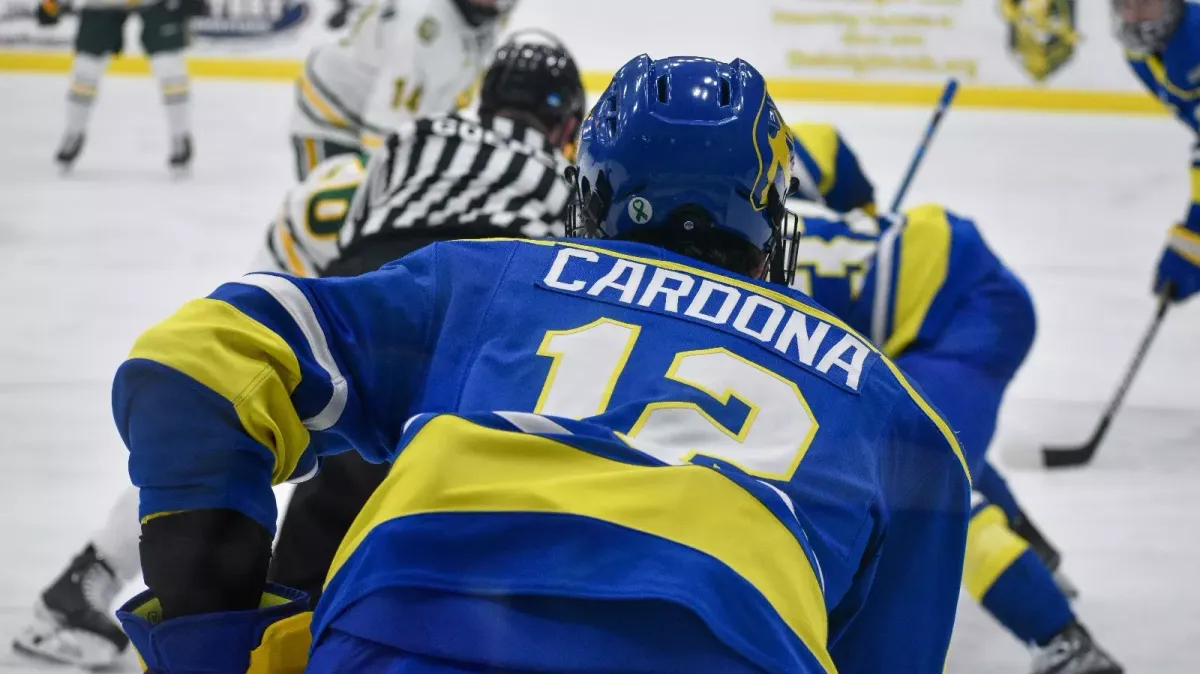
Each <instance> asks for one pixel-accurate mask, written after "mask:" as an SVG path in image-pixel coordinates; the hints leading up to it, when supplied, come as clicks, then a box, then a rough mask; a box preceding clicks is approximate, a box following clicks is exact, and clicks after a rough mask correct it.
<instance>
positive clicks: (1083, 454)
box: [1042, 292, 1171, 468]
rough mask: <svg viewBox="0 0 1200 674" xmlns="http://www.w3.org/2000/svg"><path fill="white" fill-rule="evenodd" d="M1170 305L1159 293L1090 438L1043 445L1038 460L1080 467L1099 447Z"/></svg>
mask: <svg viewBox="0 0 1200 674" xmlns="http://www.w3.org/2000/svg"><path fill="white" fill-rule="evenodd" d="M1170 306H1171V299H1170V293H1169V292H1164V293H1163V294H1162V295H1160V296H1159V299H1158V311H1157V312H1155V314H1154V320H1153V321H1151V323H1150V327H1149V328H1148V329H1147V330H1146V334H1145V336H1143V337H1142V343H1141V345H1140V346H1139V347H1138V350H1137V353H1136V354H1135V355H1134V356H1133V362H1132V363H1130V364H1129V369H1128V370H1127V371H1126V372H1125V378H1124V379H1123V380H1122V381H1121V385H1120V386H1119V387H1118V388H1117V392H1116V394H1115V395H1113V399H1112V401H1111V402H1109V403H1108V409H1107V410H1105V411H1104V416H1102V417H1100V423H1099V424H1098V425H1097V426H1096V430H1094V431H1092V437H1090V438H1088V441H1087V442H1085V443H1083V444H1082V445H1079V446H1078V447H1043V448H1042V461H1043V462H1044V463H1045V464H1046V467H1047V468H1069V467H1073V466H1083V465H1086V464H1087V463H1088V462H1090V461H1091V460H1092V459H1093V458H1094V457H1095V456H1096V450H1097V449H1099V447H1100V443H1101V442H1103V440H1104V435H1105V434H1106V433H1108V427H1109V425H1111V424H1112V420H1113V417H1115V416H1116V415H1117V410H1119V409H1121V403H1122V402H1123V401H1124V400H1125V392H1126V391H1128V390H1129V385H1130V384H1132V383H1133V378H1134V377H1135V376H1137V373H1138V370H1139V369H1141V367H1142V360H1143V359H1144V358H1145V357H1146V352H1147V351H1149V350H1150V345H1151V344H1152V343H1153V342H1154V336H1155V335H1157V334H1158V328H1159V326H1161V325H1162V322H1163V319H1164V318H1165V317H1166V315H1167V309H1168V308H1169V307H1170Z"/></svg>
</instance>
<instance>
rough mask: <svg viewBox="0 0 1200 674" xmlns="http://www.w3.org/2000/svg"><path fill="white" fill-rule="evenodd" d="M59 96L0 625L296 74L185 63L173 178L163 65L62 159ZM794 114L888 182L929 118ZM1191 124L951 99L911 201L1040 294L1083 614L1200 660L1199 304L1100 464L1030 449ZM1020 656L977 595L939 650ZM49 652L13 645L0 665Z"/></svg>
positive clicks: (1119, 312) (200, 284) (1031, 487)
mask: <svg viewBox="0 0 1200 674" xmlns="http://www.w3.org/2000/svg"><path fill="white" fill-rule="evenodd" d="M65 93H66V80H65V78H63V77H58V76H20V75H11V74H4V75H0V101H5V102H7V103H9V104H8V105H5V106H2V107H0V312H2V316H3V319H2V320H0V427H2V428H4V429H5V430H6V433H5V435H4V437H3V438H2V439H0V456H3V457H4V458H5V462H4V469H3V470H0V541H3V544H0V569H2V572H0V640H7V638H8V636H9V635H10V634H11V632H12V630H14V629H16V628H17V626H18V625H19V624H20V623H21V621H22V620H24V618H25V617H26V615H27V613H28V610H29V606H30V604H31V602H32V601H33V600H34V598H35V597H36V595H37V593H38V592H39V591H40V589H41V588H42V587H43V585H44V584H45V583H46V582H48V581H49V580H50V579H51V578H52V577H53V576H54V575H56V574H57V573H58V572H59V570H60V569H61V567H62V566H63V565H64V564H65V563H66V561H67V560H68V559H69V557H70V556H71V555H72V554H74V553H75V551H76V550H77V549H78V548H79V546H80V545H81V544H82V543H83V541H84V539H85V538H86V537H87V536H88V535H89V534H90V533H91V531H92V530H93V528H94V527H96V526H99V525H100V524H101V523H102V522H103V519H104V514H105V512H106V510H107V508H108V507H109V505H110V503H111V502H112V501H113V500H114V499H115V497H116V495H117V493H118V492H119V490H120V487H121V485H122V484H123V483H124V482H125V480H126V478H125V476H124V470H125V466H124V456H123V449H122V447H121V444H120V440H119V438H118V437H117V434H116V432H115V430H114V428H113V425H112V423H111V421H110V415H109V400H108V385H109V380H110V377H111V375H112V372H113V370H114V369H115V367H116V366H117V365H118V363H120V361H121V359H122V358H123V357H124V355H125V354H126V352H127V351H128V349H129V347H130V345H131V344H132V340H133V339H134V337H135V336H136V335H137V333H138V332H139V331H140V330H142V329H144V328H145V327H147V326H148V325H150V324H151V323H152V322H154V321H157V320H159V319H161V318H163V317H165V316H166V315H168V314H169V313H170V312H171V311H172V310H173V309H174V308H175V307H177V306H178V305H179V304H180V303H182V302H183V301H184V300H186V299H188V298H191V297H194V296H198V295H202V294H205V293H207V292H208V291H209V290H211V289H212V288H213V287H214V286H215V285H217V284H218V283H220V282H221V281H222V280H225V279H228V278H231V277H233V276H236V275H238V274H239V273H241V272H242V271H243V270H244V269H245V268H246V265H247V264H248V263H249V262H250V260H251V258H252V257H253V255H254V253H255V251H256V250H257V246H259V245H260V244H261V241H262V237H263V231H264V227H265V224H266V222H267V221H268V220H269V219H270V218H271V217H272V216H273V215H274V213H275V210H276V208H277V207H278V205H279V201H280V198H281V195H282V193H283V190H284V189H285V188H286V187H287V186H288V184H289V182H290V181H291V179H292V168H291V157H290V152H289V145H288V138H287V134H286V119H287V114H288V109H289V104H290V100H291V88H290V86H288V85H285V84H279V83H272V84H267V83H240V82H236V83H235V82H214V81H201V82H197V83H195V85H194V100H195V118H196V163H195V170H194V176H193V177H192V178H191V179H190V180H187V181H178V182H177V181H173V180H171V179H170V178H169V177H168V174H167V171H166V158H167V143H166V124H165V120H164V118H163V113H162V110H161V107H160V105H159V102H158V93H157V91H156V89H155V87H154V86H153V84H152V82H151V80H149V79H121V78H112V79H109V80H107V81H105V82H104V84H103V85H102V87H101V94H100V99H99V103H98V108H97V110H96V114H95V119H94V123H93V125H92V129H91V133H90V134H89V138H88V146H87V147H86V148H85V150H84V154H83V157H82V158H81V160H80V162H79V164H78V165H77V167H76V170H75V172H74V174H73V175H71V176H70V177H68V178H60V177H59V176H58V175H57V172H56V170H55V167H54V166H53V164H52V162H51V156H52V154H53V152H54V149H55V145H56V143H57V141H58V136H59V133H60V132H61V123H62V115H63V103H64V98H65ZM785 112H786V113H787V116H788V118H789V119H799V118H801V117H807V118H809V119H828V120H832V121H835V122H837V124H838V125H839V126H840V128H841V130H842V131H843V133H844V134H845V135H846V136H847V137H848V139H849V140H850V142H851V144H852V145H853V147H854V148H855V149H856V150H857V152H858V153H859V155H860V158H861V159H862V160H863V162H864V163H865V165H866V166H867V167H868V168H869V170H870V172H871V174H872V176H873V178H874V179H875V182H876V185H877V186H878V188H879V190H880V197H881V201H882V202H884V203H887V202H889V201H890V197H891V190H892V189H894V188H893V186H894V185H895V184H897V183H898V181H899V177H900V175H901V173H902V171H903V170H904V167H905V166H906V164H907V162H908V159H909V157H910V155H911V153H912V150H913V148H914V146H915V144H916V142H917V138H918V137H919V135H920V133H921V130H922V129H923V127H924V124H925V121H926V119H927V117H928V111H926V110H924V109H918V108H908V109H895V108H893V109H872V108H862V107H860V108H835V107H819V106H788V107H787V109H786V110H785ZM1190 146H1191V139H1190V138H1189V137H1188V135H1187V133H1186V132H1185V131H1184V130H1183V129H1182V128H1181V127H1179V125H1178V124H1176V123H1175V122H1173V121H1171V120H1170V119H1168V118H1166V117H1141V118H1139V117H1120V116H1046V115H1032V114H1013V113H1007V114H998V113H983V112H970V111H963V110H955V111H953V112H952V113H951V115H950V117H949V118H948V120H947V122H946V124H945V127H944V129H943V132H942V134H941V136H940V137H939V138H938V139H937V141H936V144H935V146H934V148H933V149H932V150H931V153H930V155H929V157H928V161H927V164H926V166H925V167H924V169H923V170H922V171H921V173H920V175H919V176H918V178H917V181H916V184H915V186H914V189H913V192H912V196H911V198H910V200H909V204H917V203H920V202H921V201H923V200H936V201H939V202H944V203H946V204H948V205H950V206H951V207H952V208H954V209H956V210H958V211H960V212H963V213H966V214H970V215H972V216H974V217H975V218H977V220H978V221H979V223H980V225H981V227H982V228H983V230H984V232H985V234H986V236H987V238H988V240H989V241H990V243H991V244H992V246H993V247H994V248H995V249H996V250H997V251H998V252H999V253H1000V255H1001V256H1002V257H1003V258H1005V259H1006V260H1007V261H1008V262H1009V263H1010V265H1011V266H1012V267H1013V268H1014V269H1015V270H1016V271H1017V273H1018V274H1019V275H1021V276H1022V277H1023V278H1024V279H1025V280H1026V281H1027V282H1028V283H1029V285H1030V287H1031V289H1032V291H1033V294H1034V297H1035V299H1036V301H1037V305H1038V309H1039V311H1040V332H1039V338H1038V342H1037V346H1036V347H1035V350H1034V352H1033V355H1032V356H1031V358H1030V361H1029V363H1028V364H1027V366H1026V368H1025V370H1024V371H1023V373H1022V374H1021V376H1020V378H1019V379H1018V381H1017V382H1016V383H1015V384H1014V386H1013V389H1012V392H1011V395H1010V397H1009V404H1008V405H1007V407H1006V410H1005V414H1004V418H1003V421H1002V426H1001V431H1000V437H999V438H998V440H997V443H996V446H995V447H994V448H993V456H994V457H996V459H997V461H998V462H999V464H1000V465H1001V466H1002V468H1003V469H1005V471H1006V473H1007V474H1008V475H1009V478H1010V483H1011V484H1012V485H1013V487H1014V488H1015V489H1016V491H1017V492H1018V495H1019V496H1020V497H1021V498H1022V500H1023V501H1024V503H1025V504H1026V505H1027V507H1028V510H1029V511H1030V512H1031V513H1032V515H1033V517H1034V518H1035V520H1036V521H1037V522H1038V523H1039V525H1041V527H1042V528H1043V529H1044V530H1045V531H1046V532H1047V533H1048V535H1049V536H1050V537H1051V538H1052V539H1053V540H1054V541H1055V542H1056V543H1057V544H1058V545H1059V546H1060V547H1061V548H1062V549H1063V551H1064V553H1065V559H1066V562H1065V564H1066V569H1067V570H1068V572H1069V573H1070V575H1071V576H1072V577H1073V579H1074V580H1075V581H1076V582H1077V583H1078V584H1079V585H1080V586H1081V587H1082V589H1083V593H1084V594H1083V597H1082V599H1081V600H1080V601H1079V602H1078V604H1077V608H1078V611H1079V614H1080V616H1081V617H1082V618H1083V619H1084V621H1085V622H1086V624H1087V625H1088V626H1089V627H1090V628H1091V629H1092V630H1093V633H1094V634H1095V635H1096V636H1097V637H1098V638H1099V639H1100V640H1101V642H1102V643H1103V644H1104V645H1105V646H1107V647H1108V648H1109V649H1110V650H1111V651H1113V652H1114V653H1115V654H1116V655H1117V656H1118V657H1119V658H1120V659H1121V660H1123V661H1124V663H1125V664H1126V665H1128V667H1129V670H1130V671H1131V672H1134V673H1138V672H1147V673H1149V672H1154V673H1156V674H1175V673H1178V674H1185V673H1188V672H1196V671H1200V664H1198V663H1200V583H1198V582H1197V573H1196V572H1197V570H1200V525H1198V524H1197V521H1196V514H1197V512H1198V510H1200V505H1198V504H1197V500H1196V498H1195V497H1194V495H1195V493H1196V486H1197V485H1200V414H1198V410H1200V303H1193V304H1190V305H1185V306H1183V307H1181V308H1178V309H1176V310H1175V311H1173V312H1172V314H1171V315H1170V316H1169V318H1168V319H1167V322H1166V325H1165V326H1164V328H1163V331H1162V333H1161V335H1160V337H1159V341H1158V343H1157V344H1156V345H1155V347H1154V349H1153V351H1152V352H1151V354H1150V356H1149V358H1148V360H1147V362H1146V365H1145V367H1144V370H1143V373H1142V376H1141V378H1140V379H1139V380H1138V382H1137V384H1136V385H1135V386H1134V388H1133V390H1132V391H1131V394H1130V397H1129V404H1128V406H1127V408H1126V410H1125V411H1124V412H1123V413H1122V414H1121V416H1120V418H1119V420H1118V421H1117V423H1116V425H1115V426H1114V428H1113V431H1112V433H1111V437H1110V441H1109V442H1108V443H1106V445H1105V446H1104V447H1103V449H1102V451H1101V454H1100V456H1099V458H1098V459H1097V461H1096V463H1095V464H1094V465H1093V466H1092V467H1089V468H1087V469H1085V470H1081V471H1076V472H1069V473H1055V474H1047V473H1045V472H1043V471H1041V470H1040V469H1038V468H1037V465H1036V447H1037V445H1038V444H1040V443H1043V442H1047V441H1060V442H1061V441H1075V440H1079V439H1082V438H1083V437H1084V436H1086V434H1087V432H1088V431H1089V430H1090V426H1091V424H1092V423H1093V422H1094V420H1095V419H1096V417H1097V415H1098V414H1099V413H1100V410H1101V408H1102V406H1103V403H1104V401H1105V400H1106V399H1107V397H1108V396H1109V394H1110V392H1111V390H1112V387H1113V386H1114V384H1115V383H1116V381H1117V379H1118V378H1119V376H1120V374H1121V372H1122V371H1123V369H1124V367H1125V365H1126V362H1127V359H1128V358H1129V356H1130V355H1131V353H1132V351H1133V349H1134V346H1135V344H1136V341H1137V339H1138V338H1139V336H1140V334H1141V331H1142V330H1143V329H1144V327H1145V325H1146V323H1147V321H1148V320H1149V319H1150V316H1151V313H1152V311H1153V301H1152V299H1151V297H1150V293H1149V285H1150V277H1151V271H1152V269H1153V265H1154V263H1155V260H1156V258H1157V255H1158V251H1159V249H1160V246H1161V245H1162V241H1163V237H1164V232H1165V230H1166V227H1167V226H1168V225H1169V224H1170V223H1171V222H1172V221H1173V220H1174V219H1177V218H1178V217H1180V215H1181V213H1182V210H1183V208H1184V207H1185V204H1186V202H1187V199H1188V162H1189V159H1188V156H1189V149H1190ZM1027 666H1028V655H1027V654H1026V653H1025V652H1024V651H1023V649H1022V648H1021V647H1020V646H1018V645H1016V644H1015V642H1014V641H1013V640H1012V639H1011V638H1010V637H1008V636H1007V635H1006V634H1005V633H1003V632H1002V631H1001V630H1000V628H999V627H997V626H996V625H995V624H993V623H992V622H991V620H990V619H989V618H987V617H986V616H985V615H983V614H982V613H981V612H980V611H979V610H978V609H976V608H975V607H974V606H972V605H971V604H970V602H969V601H965V602H964V604H963V611H962V618H961V620H960V625H959V630H958V634H957V637H956V642H955V648H954V652H953V654H952V658H951V667H950V671H951V672H956V673H962V674H974V673H979V674H992V673H996V674H1000V673H1004V672H1023V671H1025V670H1026V668H1027ZM43 669H45V667H42V666H35V665H29V664H26V663H25V662H24V661H21V660H18V659H17V658H15V657H14V656H12V655H10V654H8V653H7V651H6V649H4V648H3V644H2V643H0V671H4V672H9V671H11V672H17V671H42V670H43Z"/></svg>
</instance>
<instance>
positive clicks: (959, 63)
mask: <svg viewBox="0 0 1200 674" xmlns="http://www.w3.org/2000/svg"><path fill="white" fill-rule="evenodd" d="M212 3H213V7H214V17H213V18H208V19H202V20H198V21H197V22H196V23H195V24H194V26H193V32H194V34H195V53H196V54H197V55H203V56H207V57H221V58H228V59H246V60H250V59H288V60H295V59H300V58H302V57H303V56H304V55H305V53H306V52H307V50H308V49H309V48H310V47H312V46H313V45H316V44H321V43H324V42H328V41H330V40H333V39H336V37H337V36H339V35H340V34H342V33H344V32H345V31H346V30H348V29H349V26H351V25H352V24H353V20H354V17H355V16H356V15H357V13H358V12H359V11H361V7H362V6H366V4H365V0H361V4H358V5H356V6H355V9H352V10H351V11H350V13H349V15H345V16H344V17H343V18H346V19H347V20H346V21H344V22H342V23H340V24H338V25H339V26H340V28H339V29H334V28H331V27H330V24H331V18H333V17H334V16H335V15H337V14H338V13H339V12H338V8H339V6H340V5H339V3H337V2H336V1H335V0H212ZM404 4H405V2H403V1H402V2H401V3H400V7H401V11H403V5H404ZM33 6H34V4H33V2H31V0H0V69H5V68H4V67H3V66H4V59H5V52H9V53H10V54H11V53H14V52H23V53H25V52H30V51H34V52H40V51H51V52H63V51H65V50H68V49H69V48H70V42H71V39H72V36H73V34H74V29H75V19H74V17H66V18H64V19H63V21H62V22H61V24H60V25H59V26H57V27H55V28H53V29H45V28H39V27H38V26H37V25H36V24H35V22H34V20H33V18H32V11H33V10H32V7H33ZM1006 10H1007V11H1006ZM1010 19H1012V20H1011V21H1010ZM136 24H137V22H129V24H128V25H127V26H126V28H127V37H126V48H127V53H129V54H138V53H140V45H139V44H138V33H137V31H138V30H139V28H138V26H137V25H136ZM1013 25H1016V26H1019V27H1024V28H1026V29H1027V30H1019V31H1016V34H1018V35H1024V36H1026V37H1028V38H1030V40H1031V41H1029V42H1027V43H1025V45H1026V48H1025V49H1023V50H1022V49H1014V48H1012V47H1011V46H1010V42H1011V39H1010V38H1011V37H1012V35H1013V34H1014V31H1013V30H1012V26H1013ZM526 26H538V27H541V28H545V29H548V30H550V31H552V32H554V33H556V34H558V35H560V36H561V37H562V38H563V39H564V40H565V41H566V42H567V44H568V45H570V47H571V49H572V50H573V51H574V52H575V55H576V57H577V59H578V60H579V62H580V63H581V66H582V68H583V69H584V70H586V71H588V72H594V73H611V72H612V71H613V70H615V69H616V68H618V67H619V66H620V65H621V64H622V63H624V62H625V61H626V60H628V59H629V58H630V57H631V56H634V55H636V54H638V53H641V52H647V53H650V54H651V55H655V56H667V55H674V54H698V55H703V56H712V57H717V58H724V59H732V58H735V57H741V58H745V59H747V60H748V61H750V62H751V63H753V64H754V65H755V66H757V67H758V68H759V69H760V70H762V71H763V73H764V74H766V75H767V76H768V78H772V79H773V80H779V79H785V80H801V81H805V82H810V81H813V80H816V81H818V82H838V83H854V84H870V83H880V84H936V83H939V82H942V81H944V80H945V78H946V77H948V76H951V75H953V76H955V77H958V78H959V79H960V80H961V81H962V83H963V84H964V85H966V86H967V87H968V88H971V87H1003V88H1010V87H1017V88H1030V89H1034V88H1038V89H1049V90H1064V91H1074V92H1080V91H1085V92H1108V93H1140V91H1141V90H1140V88H1139V86H1140V85H1139V84H1138V83H1137V81H1136V80H1135V78H1134V77H1133V75H1132V74H1131V72H1130V70H1129V68H1128V66H1127V65H1126V64H1125V63H1124V62H1123V58H1122V54H1121V50H1120V48H1119V46H1118V45H1117V43H1116V41H1115V39H1114V38H1113V37H1112V36H1111V29H1110V17H1109V3H1108V2H1105V1H1104V0H739V1H738V2H730V1H729V0H604V1H603V2H594V1H591V0H586V1H585V0H519V4H518V6H517V10H516V12H515V13H514V15H513V17H512V19H511V21H510V28H513V29H515V28H521V27H526ZM1021 54H1024V55H1025V56H1026V57H1028V58H1023V57H1021ZM1025 64H1031V65H1030V66H1029V67H1025ZM1038 64H1042V66H1044V67H1039V65H1038ZM1050 66H1057V67H1050ZM15 68H16V66H12V67H9V68H8V69H15ZM1043 70H1044V71H1046V72H1041V71H1043ZM1038 75H1041V77H1039V76H1038Z"/></svg>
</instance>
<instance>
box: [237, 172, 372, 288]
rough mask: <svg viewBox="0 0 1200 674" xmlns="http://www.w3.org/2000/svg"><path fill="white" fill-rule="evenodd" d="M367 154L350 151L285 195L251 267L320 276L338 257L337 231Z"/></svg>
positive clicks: (348, 207)
mask: <svg viewBox="0 0 1200 674" xmlns="http://www.w3.org/2000/svg"><path fill="white" fill-rule="evenodd" d="M367 158H368V157H367V155H366V154H364V153H361V152H351V153H350V154H343V155H338V156H336V157H333V158H332V159H327V160H325V161H323V162H321V163H320V164H318V165H317V167H316V168H314V169H313V170H312V171H311V172H310V173H309V174H308V177H306V178H305V179H304V180H303V181H301V182H300V183H299V184H297V185H294V186H292V188H291V189H289V190H288V191H287V194H286V195H285V196H284V199H283V204H282V205H280V207H279V212H278V213H277V214H276V216H275V219H274V220H272V221H271V224H270V226H269V227H268V229H267V240H266V243H265V244H264V245H263V247H262V248H261V249H260V250H259V252H258V255H257V256H256V257H255V258H254V263H253V264H252V265H251V267H252V268H253V269H255V270H261V271H280V272H284V273H287V274H292V275H293V276H309V277H315V276H320V274H321V270H322V269H324V268H325V267H326V266H328V265H329V263H330V262H332V261H333V260H335V259H336V258H337V256H338V232H339V231H340V230H341V228H342V223H344V222H345V221H346V214H347V213H348V212H349V210H350V200H351V199H352V198H353V197H354V192H355V190H357V189H358V185H359V183H361V182H362V179H363V176H364V175H365V174H366V164H367Z"/></svg>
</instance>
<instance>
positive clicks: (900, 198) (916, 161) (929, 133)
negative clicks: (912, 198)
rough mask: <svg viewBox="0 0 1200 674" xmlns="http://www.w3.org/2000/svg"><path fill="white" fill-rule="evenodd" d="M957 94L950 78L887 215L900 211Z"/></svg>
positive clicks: (955, 85)
mask: <svg viewBox="0 0 1200 674" xmlns="http://www.w3.org/2000/svg"><path fill="white" fill-rule="evenodd" d="M957 94H958V80H956V79H954V78H953V77H952V78H950V80H949V81H947V82H946V88H945V89H943V90H942V97H941V98H940V99H939V100H938V104H937V107H936V108H934V110H933V117H931V118H930V120H929V124H928V125H926V127H925V135H924V136H923V137H922V138H921V143H920V145H917V151H916V153H915V154H913V158H912V161H910V162H909V163H908V171H906V172H905V174H904V180H903V181H902V182H901V183H900V189H898V190H896V196H895V198H893V199H892V207H891V208H890V209H889V210H888V212H889V213H896V212H898V211H899V210H900V205H901V204H902V203H904V197H906V196H907V195H908V188H909V187H910V186H912V182H913V178H914V177H916V175H917V170H918V169H920V168H921V164H922V163H923V162H924V160H925V153H926V152H927V151H928V150H929V146H930V145H931V144H932V143H933V139H934V137H935V136H937V132H938V128H939V127H941V125H942V119H943V118H944V117H945V116H946V111H948V110H949V109H950V105H951V104H952V103H954V97H955V96H956V95H957Z"/></svg>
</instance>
